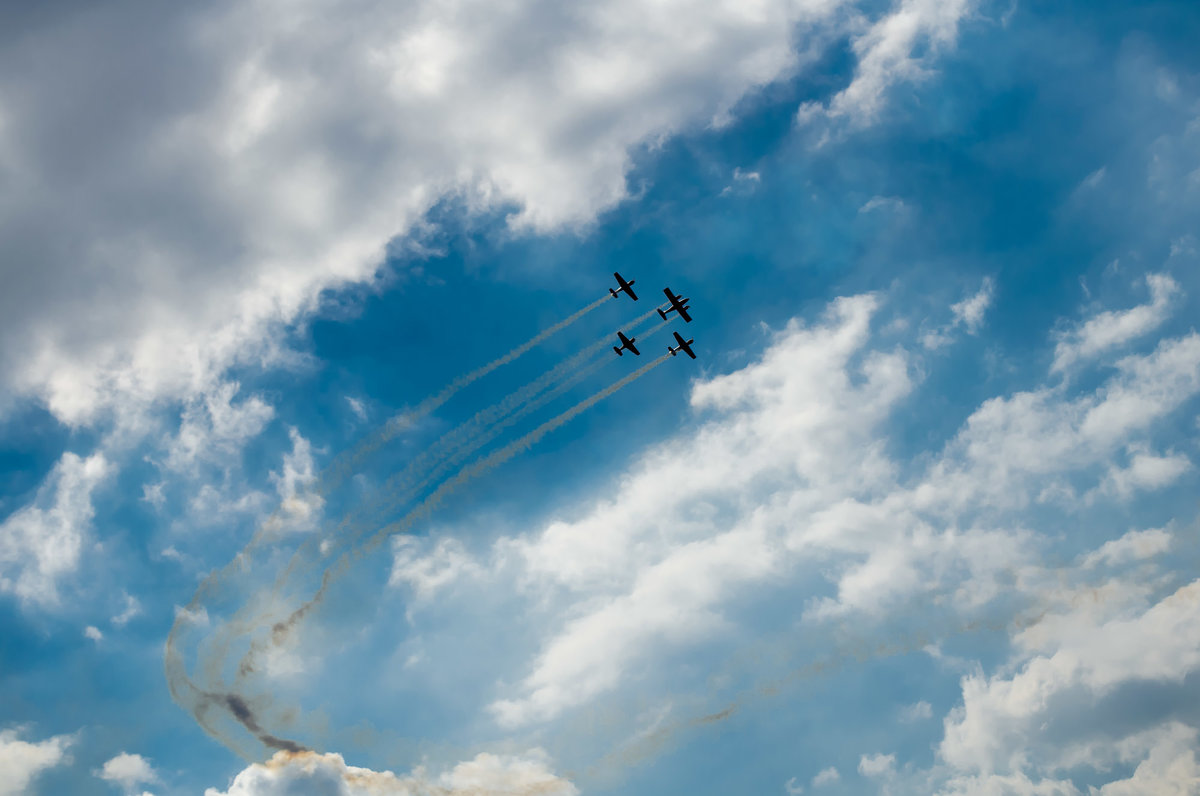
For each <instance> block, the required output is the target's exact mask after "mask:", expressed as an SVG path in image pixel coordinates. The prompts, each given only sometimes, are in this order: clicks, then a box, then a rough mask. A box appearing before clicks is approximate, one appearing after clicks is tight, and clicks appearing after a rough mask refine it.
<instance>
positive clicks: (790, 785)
mask: <svg viewBox="0 0 1200 796" xmlns="http://www.w3.org/2000/svg"><path fill="white" fill-rule="evenodd" d="M783 789H784V791H785V792H787V794H788V796H798V795H799V794H801V793H804V786H803V785H797V784H796V778H795V777H792V778H791V779H789V780H788V781H787V782H785V783H783Z"/></svg>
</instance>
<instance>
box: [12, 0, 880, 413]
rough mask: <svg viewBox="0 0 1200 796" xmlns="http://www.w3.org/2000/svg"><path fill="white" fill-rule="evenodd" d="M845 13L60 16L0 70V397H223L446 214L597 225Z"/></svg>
mask: <svg viewBox="0 0 1200 796" xmlns="http://www.w3.org/2000/svg"><path fill="white" fill-rule="evenodd" d="M842 4H843V0H819V1H818V2H795V1H794V0H755V1H754V2H722V3H711V2H699V1H698V0H670V2H666V3H659V4H651V5H648V4H645V3H640V2H633V1H632V0H606V1H605V2H601V3H592V4H588V5H586V6H578V7H574V6H573V7H570V8H567V7H562V8H560V9H557V10H551V11H550V13H547V7H546V6H545V4H543V3H538V2H533V0H523V1H522V2H516V3H510V4H500V5H497V4H495V3H485V2H474V1H473V0H462V2H458V3H454V4H451V5H446V4H445V3H440V2H432V1H431V0H424V1H423V2H418V3H408V4H402V5H389V4H378V3H375V4H366V5H361V6H355V7H353V8H349V9H348V8H347V7H346V6H345V5H344V4H341V3H336V2H332V1H331V0H326V1H319V2H311V3H306V4H304V5H303V6H295V5H292V4H287V3H280V2H277V0H254V1H253V2H248V3H246V2H232V0H226V1H225V2H219V3H217V4H215V5H209V6H206V7H205V8H204V9H194V8H183V7H179V8H174V7H172V8H170V9H163V10H162V12H161V13H157V14H154V15H150V16H146V15H145V14H143V13H141V10H140V7H139V6H138V5H137V4H136V3H133V2H116V3H110V4H106V5H105V6H104V7H103V8H100V9H92V10H88V11H87V12H86V14H87V18H86V22H87V24H83V21H84V20H83V17H82V16H81V15H82V14H84V13H85V12H83V11H79V12H78V15H72V14H71V12H69V11H68V12H64V14H62V15H61V16H58V17H55V18H54V19H53V21H52V22H48V23H47V24H45V25H41V26H40V27H38V28H36V29H33V30H30V31H29V32H28V35H24V36H21V37H19V38H17V39H15V40H14V42H12V43H11V46H9V47H6V48H5V53H4V55H3V58H0V74H3V75H4V81H3V86H2V87H0V98H2V99H3V106H4V111H3V118H4V126H3V128H2V131H0V158H2V159H3V163H4V168H5V175H6V180H7V181H8V182H7V184H8V186H9V191H10V194H11V195H19V196H21V197H22V201H21V202H19V203H6V204H4V205H3V206H0V242H2V243H0V262H3V263H11V264H20V265H19V266H17V265H14V266H13V267H12V269H10V270H9V271H8V272H7V273H6V275H5V276H6V278H5V291H4V296H3V298H0V318H4V319H5V325H4V327H3V334H0V340H3V341H4V344H3V347H2V348H0V372H3V373H4V374H5V375H4V377H3V381H4V382H5V383H6V384H10V385H13V387H14V388H15V389H17V390H20V391H23V392H25V393H27V394H33V395H36V396H39V397H40V398H42V399H43V400H44V401H45V403H46V405H47V406H48V407H49V408H50V410H51V411H52V412H53V413H54V414H55V415H56V416H57V417H58V418H60V419H62V420H63V421H65V422H68V423H91V422H95V421H97V420H98V419H99V418H101V417H103V416H104V415H105V413H106V412H109V411H112V412H115V413H117V415H118V416H121V415H128V414H130V413H136V412H139V411H141V410H143V409H144V408H145V407H147V406H150V405H153V404H155V402H157V401H161V400H163V399H167V400H174V399H188V398H189V397H191V396H194V395H212V394H213V391H214V390H215V389H218V388H219V385H220V384H221V374H222V373H223V372H224V371H225V369H226V368H227V367H228V366H229V365H231V364H234V363H243V364H250V365H259V364H264V363H272V362H275V363H278V362H281V361H285V360H286V353H285V352H284V350H283V348H284V341H283V337H282V331H283V328H284V327H285V326H286V325H287V324H290V323H292V322H293V321H295V320H296V319H297V318H300V317H302V316H303V315H304V314H306V313H308V312H310V311H312V310H313V308H314V307H315V306H316V304H317V302H318V300H319V295H320V293H321V292H322V291H323V290H329V289H337V288H339V287H343V286H346V285H349V284H355V283H362V282H369V281H370V280H371V279H372V278H373V277H374V275H375V274H376V271H377V269H378V268H379V266H380V264H381V263H382V261H383V258H384V253H385V245H386V244H387V243H388V241H389V240H390V239H392V238H393V237H394V236H397V235H403V234H405V233H407V232H409V231H411V230H412V229H413V228H414V225H415V224H417V223H418V222H419V221H420V220H421V218H422V216H423V215H424V214H425V213H426V211H427V210H429V209H430V208H431V207H432V206H433V205H434V204H435V203H437V202H438V201H440V200H442V199H445V198H447V197H449V198H456V197H457V198H459V199H461V200H462V201H463V202H464V203H465V204H466V205H467V206H468V207H469V208H471V209H472V210H484V211H487V210H498V209H503V208H509V207H511V208H512V210H513V213H514V214H513V217H512V223H513V226H514V227H515V228H518V229H530V230H537V231H548V230H557V229H561V228H564V227H575V226H579V225H584V224H587V223H589V222H591V221H592V220H593V219H594V218H595V216H596V214H597V213H598V212H600V211H602V210H604V209H605V208H608V207H611V206H612V205H613V204H615V203H616V202H619V201H621V200H622V199H623V198H624V197H626V195H627V193H628V191H627V186H626V174H627V172H628V170H629V168H630V164H631V160H632V159H631V151H634V150H636V149H637V148H639V147H643V146H652V145H654V144H656V143H657V142H660V141H661V140H662V139H663V138H665V137H667V136H670V135H672V134H674V133H676V132H678V131H680V130H683V129H686V128H695V127H700V126H704V125H708V124H710V123H713V122H714V121H719V120H721V119H723V118H727V117H728V114H729V112H730V109H731V108H732V107H733V106H734V104H735V103H736V102H737V101H738V100H739V99H741V98H742V97H744V96H745V95H746V94H747V93H748V92H752V91H754V90H755V89H756V87H759V86H762V85H764V84H766V83H769V82H771V81H773V80H776V79H778V78H780V77H784V76H787V75H789V74H791V72H792V71H793V70H794V69H795V68H796V65H797V62H798V56H797V53H796V52H795V51H794V49H793V46H792V45H793V41H794V37H795V34H796V27H797V26H804V27H812V26H816V25H822V24H826V23H827V22H828V21H829V20H831V19H833V18H834V12H835V11H836V10H837V9H838V8H839V7H840V6H841V5H842ZM133 20H136V24H134V23H133ZM134 31H136V35H134ZM871 52H874V49H872V50H871ZM51 53H54V54H56V55H55V56H54V57H51V56H50V54H51ZM865 57H873V56H870V54H869V53H866V54H865ZM313 64H320V65H321V66H320V68H318V69H314V68H312V65H313ZM101 96H103V97H107V98H108V99H107V101H105V102H103V103H100V102H99V100H98V99H97V98H98V97H101ZM51 98H52V99H51ZM82 136H86V146H84V145H83V144H82V143H81V141H83V138H82ZM63 229H69V230H72V234H70V235H64V234H61V231H62V230H63Z"/></svg>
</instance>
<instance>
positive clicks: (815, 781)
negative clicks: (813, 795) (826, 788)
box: [812, 766, 842, 788]
mask: <svg viewBox="0 0 1200 796" xmlns="http://www.w3.org/2000/svg"><path fill="white" fill-rule="evenodd" d="M841 778H842V775H841V774H839V773H838V770H837V769H836V768H834V767H833V766H830V767H829V768H823V769H821V770H820V771H818V772H817V775H816V776H815V777H813V778H812V785H813V787H814V788H819V787H821V786H822V785H829V784H831V783H834V782H837V781H838V780H839V779H841Z"/></svg>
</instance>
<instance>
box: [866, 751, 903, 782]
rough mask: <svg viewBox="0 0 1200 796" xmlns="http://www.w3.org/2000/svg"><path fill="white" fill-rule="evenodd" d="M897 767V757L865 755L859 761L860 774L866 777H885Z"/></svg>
mask: <svg viewBox="0 0 1200 796" xmlns="http://www.w3.org/2000/svg"><path fill="white" fill-rule="evenodd" d="M895 767H896V756H895V755H884V754H874V755H863V756H862V757H860V758H859V760H858V773H860V774H862V775H863V776H864V777H885V776H887V775H888V774H890V773H891V772H892V771H893V770H894V769H895Z"/></svg>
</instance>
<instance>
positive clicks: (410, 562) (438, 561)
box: [388, 535, 482, 600]
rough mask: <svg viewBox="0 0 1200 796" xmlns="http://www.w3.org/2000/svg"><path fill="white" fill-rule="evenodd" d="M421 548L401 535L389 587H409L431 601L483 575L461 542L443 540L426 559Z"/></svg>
mask: <svg viewBox="0 0 1200 796" xmlns="http://www.w3.org/2000/svg"><path fill="white" fill-rule="evenodd" d="M420 545H421V542H420V540H419V539H418V538H417V537H414V536H406V535H400V536H397V537H396V538H395V539H394V540H393V542H392V551H393V561H392V572H391V575H390V576H389V578H388V584H389V585H392V586H397V585H400V584H402V583H403V584H407V585H409V586H410V587H411V588H412V590H413V591H414V592H415V593H416V596H417V598H418V599H421V600H428V599H429V598H431V597H432V596H433V595H434V594H435V593H436V592H437V591H438V590H439V589H441V588H443V587H445V586H448V585H450V584H451V583H453V582H454V581H456V580H458V579H459V578H462V577H467V576H470V575H475V574H479V573H481V572H482V568H481V567H480V566H479V565H478V564H477V563H476V562H475V560H474V559H473V558H472V557H471V556H470V555H469V554H468V553H467V552H466V550H465V548H464V547H463V545H462V543H461V542H459V541H458V540H457V539H442V540H440V541H439V542H438V543H437V545H435V546H434V547H433V549H432V551H430V552H429V553H428V554H424V555H422V554H421V553H420V552H419V550H418V548H419V546H420Z"/></svg>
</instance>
